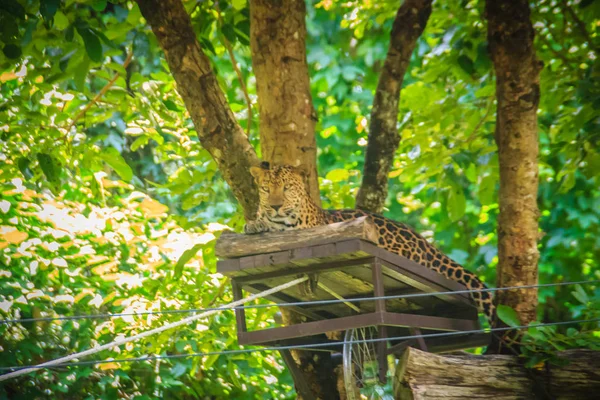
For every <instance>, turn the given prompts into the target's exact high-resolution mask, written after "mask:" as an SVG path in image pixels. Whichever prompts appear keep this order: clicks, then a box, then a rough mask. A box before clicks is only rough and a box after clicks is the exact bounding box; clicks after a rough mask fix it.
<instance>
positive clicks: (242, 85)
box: [215, 2, 252, 137]
mask: <svg viewBox="0 0 600 400" xmlns="http://www.w3.org/2000/svg"><path fill="white" fill-rule="evenodd" d="M215 9H216V10H217V18H218V20H219V25H220V26H221V27H222V26H223V17H222V16H221V9H220V8H219V3H218V2H215ZM221 37H222V38H221V39H222V40H223V46H225V49H226V50H227V54H229V59H230V60H231V65H232V66H233V70H234V71H235V74H236V75H237V78H238V81H239V82H240V88H241V89H242V93H244V98H245V99H246V106H247V107H248V123H247V126H246V135H247V136H248V137H250V128H251V126H252V100H250V95H249V94H248V89H247V88H246V81H244V76H243V75H242V71H240V67H238V65H237V61H236V60H235V54H234V53H233V47H232V46H231V43H229V40H227V38H226V37H225V35H221Z"/></svg>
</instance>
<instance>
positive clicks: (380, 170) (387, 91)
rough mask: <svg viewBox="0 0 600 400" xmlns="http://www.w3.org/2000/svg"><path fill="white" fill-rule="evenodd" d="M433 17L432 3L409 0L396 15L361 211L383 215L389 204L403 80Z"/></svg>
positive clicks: (374, 112) (360, 200)
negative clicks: (430, 17)
mask: <svg viewBox="0 0 600 400" xmlns="http://www.w3.org/2000/svg"><path fill="white" fill-rule="evenodd" d="M430 14H431V0H405V1H404V3H403V4H402V6H400V8H399V9H398V13H397V14H396V19H395V20H394V25H393V27H392V33H391V37H390V46H389V49H388V53H387V56H386V59H385V63H384V66H383V70H382V71H381V75H380V76H379V82H378V84H377V90H376V92H375V99H374V100H373V109H372V110H371V122H370V124H369V143H368V145H367V153H366V155H365V166H364V171H363V180H362V184H361V187H360V190H359V191H358V195H357V197H356V207H357V208H360V209H363V210H368V211H372V212H381V210H382V209H383V206H384V205H385V199H386V197H387V193H388V174H389V172H390V168H391V165H392V162H393V161H394V153H396V150H397V149H398V145H399V144H400V133H399V132H398V104H399V103H400V90H401V89H402V81H403V80H404V74H405V73H406V69H407V68H408V64H409V62H410V56H411V54H412V52H413V50H414V48H415V44H416V43H417V39H418V38H419V36H421V34H422V33H423V30H424V29H425V26H426V25H427V20H428V19H429V15H430Z"/></svg>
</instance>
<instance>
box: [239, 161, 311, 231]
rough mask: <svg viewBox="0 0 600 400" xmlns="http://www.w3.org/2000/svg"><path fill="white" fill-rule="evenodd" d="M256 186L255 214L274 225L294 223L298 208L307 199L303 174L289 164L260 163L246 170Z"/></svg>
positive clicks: (298, 211)
mask: <svg viewBox="0 0 600 400" xmlns="http://www.w3.org/2000/svg"><path fill="white" fill-rule="evenodd" d="M250 173H251V174H252V176H254V180H255V181H256V184H257V185H258V191H259V198H260V204H259V213H261V214H263V215H264V216H265V217H267V218H268V219H269V220H271V221H273V222H278V223H286V224H287V223H289V224H294V223H295V222H296V219H297V217H298V215H299V213H300V208H301V206H302V204H304V202H305V201H308V200H309V198H310V197H309V194H308V193H307V191H306V187H305V186H304V181H305V173H304V172H303V171H302V170H301V169H299V168H296V167H292V166H289V165H273V166H271V165H269V163H268V162H263V163H262V164H261V165H260V166H259V167H252V168H250Z"/></svg>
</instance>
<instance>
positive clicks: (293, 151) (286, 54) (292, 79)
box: [250, 0, 339, 399]
mask: <svg viewBox="0 0 600 400" xmlns="http://www.w3.org/2000/svg"><path fill="white" fill-rule="evenodd" d="M305 18H306V5H305V3H304V1H303V0H278V1H273V0H251V1H250V48H251V52H252V67H253V69H254V74H255V76H256V92H257V95H258V109H259V123H260V145H261V153H262V159H263V160H264V161H269V162H271V163H274V164H288V165H293V166H299V167H300V168H302V169H304V170H305V171H306V173H307V182H306V184H307V188H308V190H309V192H310V195H311V197H312V199H313V200H314V201H315V202H316V203H317V204H320V203H321V199H320V194H319V181H318V175H317V145H316V140H315V123H316V119H317V118H316V115H315V111H314V108H313V103H312V96H311V93H310V78H309V74H308V64H307V61H306V43H305V42H306V21H305ZM281 314H282V317H283V321H284V323H285V324H286V325H289V324H295V323H299V322H300V316H299V315H298V314H295V313H294V312H292V311H290V310H288V309H285V308H284V309H281ZM291 353H292V356H293V358H294V360H295V361H296V363H297V365H298V367H299V369H300V372H301V374H302V375H303V377H304V378H305V380H306V382H304V384H300V383H301V382H295V383H296V388H297V389H301V388H302V387H305V388H306V387H309V388H310V389H311V392H312V395H313V396H314V398H319V399H335V398H339V394H338V391H337V388H336V385H335V381H336V376H335V373H334V370H333V364H332V362H331V357H330V355H329V354H328V353H323V352H309V351H292V352H291ZM291 368H293V366H291ZM299 391H300V390H299ZM303 397H306V398H307V399H308V398H311V394H306V396H303V395H302V394H301V393H299V398H303Z"/></svg>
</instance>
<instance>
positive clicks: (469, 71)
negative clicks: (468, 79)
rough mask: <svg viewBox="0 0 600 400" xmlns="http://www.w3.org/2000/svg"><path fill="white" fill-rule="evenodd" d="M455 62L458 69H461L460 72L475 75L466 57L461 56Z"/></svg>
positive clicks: (472, 66)
mask: <svg viewBox="0 0 600 400" xmlns="http://www.w3.org/2000/svg"><path fill="white" fill-rule="evenodd" d="M456 62H457V63H458V65H459V67H461V68H462V70H463V71H465V72H466V73H467V74H469V75H473V73H475V66H474V65H473V61H472V60H471V59H470V58H469V57H468V56H466V55H464V54H463V55H461V56H460V57H458V59H457V60H456Z"/></svg>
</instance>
